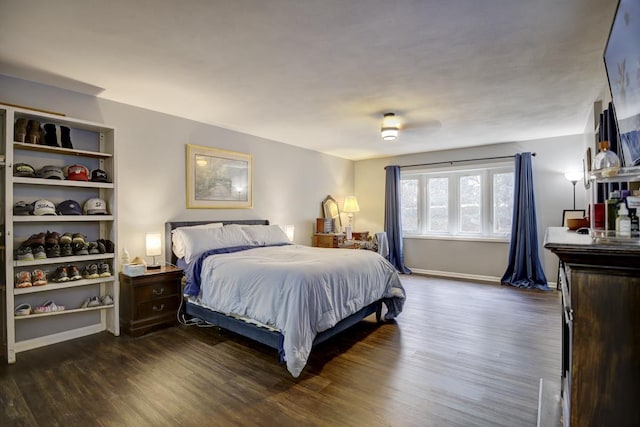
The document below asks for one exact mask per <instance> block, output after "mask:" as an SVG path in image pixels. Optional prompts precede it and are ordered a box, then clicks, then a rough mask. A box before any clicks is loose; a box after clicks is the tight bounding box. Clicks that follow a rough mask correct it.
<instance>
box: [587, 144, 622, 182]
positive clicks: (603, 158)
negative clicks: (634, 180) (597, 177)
mask: <svg viewBox="0 0 640 427" xmlns="http://www.w3.org/2000/svg"><path fill="white" fill-rule="evenodd" d="M598 146H599V147H600V151H599V152H598V154H596V158H595V159H593V170H594V171H596V172H600V173H601V174H602V176H603V177H606V176H615V175H617V174H618V170H619V169H620V158H619V157H618V155H617V154H616V153H614V152H613V151H611V150H609V141H600V142H599V143H598Z"/></svg>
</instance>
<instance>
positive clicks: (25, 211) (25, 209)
mask: <svg viewBox="0 0 640 427" xmlns="http://www.w3.org/2000/svg"><path fill="white" fill-rule="evenodd" d="M32 213H33V206H32V205H31V203H27V202H23V201H20V202H17V203H16V204H15V205H13V214H14V215H20V216H24V215H31V214H32Z"/></svg>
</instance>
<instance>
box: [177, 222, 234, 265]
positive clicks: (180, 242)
mask: <svg viewBox="0 0 640 427" xmlns="http://www.w3.org/2000/svg"><path fill="white" fill-rule="evenodd" d="M220 227H222V223H221V222H212V223H210V224H202V225H191V226H189V227H178V228H176V229H175V230H173V231H171V243H172V245H173V253H174V254H176V256H177V257H178V258H184V254H185V244H184V238H183V232H184V231H185V230H202V229H206V228H220Z"/></svg>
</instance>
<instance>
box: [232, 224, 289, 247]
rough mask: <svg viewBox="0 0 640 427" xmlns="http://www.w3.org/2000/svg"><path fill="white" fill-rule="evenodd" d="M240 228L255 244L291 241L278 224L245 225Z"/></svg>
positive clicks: (263, 244)
mask: <svg viewBox="0 0 640 427" xmlns="http://www.w3.org/2000/svg"><path fill="white" fill-rule="evenodd" d="M242 229H243V230H244V232H245V233H247V236H249V239H251V241H252V242H253V243H254V244H255V245H257V246H265V245H277V244H282V243H291V242H290V241H289V238H288V237H287V233H285V232H284V231H282V228H280V226H279V225H275V224H272V225H245V226H243V227H242Z"/></svg>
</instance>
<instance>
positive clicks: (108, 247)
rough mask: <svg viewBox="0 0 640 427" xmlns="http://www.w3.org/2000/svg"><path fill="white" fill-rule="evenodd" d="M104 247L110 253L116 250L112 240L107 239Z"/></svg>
mask: <svg viewBox="0 0 640 427" xmlns="http://www.w3.org/2000/svg"><path fill="white" fill-rule="evenodd" d="M104 247H105V249H106V250H107V252H108V253H110V254H112V253H114V251H115V245H114V244H113V242H112V241H111V240H105V241H104Z"/></svg>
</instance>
